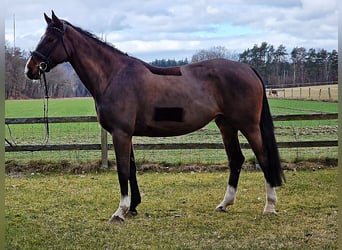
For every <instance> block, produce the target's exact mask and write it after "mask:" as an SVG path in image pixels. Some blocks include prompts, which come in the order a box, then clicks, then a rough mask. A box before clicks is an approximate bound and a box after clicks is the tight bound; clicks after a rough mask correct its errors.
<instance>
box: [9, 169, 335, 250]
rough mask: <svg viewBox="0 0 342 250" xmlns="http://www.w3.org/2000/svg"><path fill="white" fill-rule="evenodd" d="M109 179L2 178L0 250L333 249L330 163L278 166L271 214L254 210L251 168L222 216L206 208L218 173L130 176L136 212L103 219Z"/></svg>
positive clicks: (259, 183)
mask: <svg viewBox="0 0 342 250" xmlns="http://www.w3.org/2000/svg"><path fill="white" fill-rule="evenodd" d="M115 175H116V173H115V172H113V171H105V172H102V173H95V172H94V173H88V174H83V175H70V174H65V173H64V174H43V173H41V174H34V175H22V176H16V177H14V176H13V177H11V176H7V177H6V201H5V206H6V217H5V219H6V242H7V249H335V248H337V210H338V209H337V191H338V185H337V181H336V177H337V169H329V170H319V171H296V172H295V171H291V172H287V174H286V177H287V183H286V184H285V185H284V186H282V187H280V188H278V189H277V193H278V196H279V203H278V205H277V211H278V216H270V217H264V216H261V212H262V209H263V206H264V196H265V193H264V183H263V177H262V174H261V173H260V172H246V171H243V172H242V174H241V179H240V184H239V192H238V196H237V201H236V204H235V205H234V206H232V207H231V208H230V210H229V211H228V213H216V212H214V208H215V206H216V205H217V204H218V203H219V202H220V201H221V199H222V198H223V195H224V192H225V186H226V181H227V173H226V172H215V173H207V172H202V173H198V172H195V173H168V174H165V173H158V172H147V173H139V174H138V180H139V183H140V189H141V193H142V204H141V205H140V206H139V207H138V211H139V214H138V216H137V217H135V218H128V219H127V220H126V222H125V223H124V224H112V225H110V224H108V223H107V220H108V219H109V217H110V216H111V214H112V213H113V211H114V210H115V209H116V208H117V205H118V203H119V191H118V190H119V186H118V183H117V181H116V180H115V179H116V176H115ZM113 191H114V192H113Z"/></svg>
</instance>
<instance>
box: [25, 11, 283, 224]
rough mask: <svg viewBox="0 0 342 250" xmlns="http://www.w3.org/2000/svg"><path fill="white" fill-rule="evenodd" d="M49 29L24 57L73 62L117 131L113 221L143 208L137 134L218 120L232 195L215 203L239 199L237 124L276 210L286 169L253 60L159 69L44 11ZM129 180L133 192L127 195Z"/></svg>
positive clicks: (43, 62) (50, 63)
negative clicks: (278, 189) (117, 190)
mask: <svg viewBox="0 0 342 250" xmlns="http://www.w3.org/2000/svg"><path fill="white" fill-rule="evenodd" d="M44 16H45V20H46V22H47V28H46V31H45V34H44V36H43V37H42V39H41V40H40V42H39V43H38V45H37V47H36V50H35V51H33V52H32V53H31V57H30V58H29V59H28V62H27V64H26V68H25V73H26V76H27V77H28V78H30V79H39V78H40V77H41V76H42V74H45V72H49V71H50V70H51V69H52V68H53V67H55V66H56V65H57V64H60V63H63V62H67V61H68V62H70V64H71V65H72V66H73V68H74V70H75V71H76V73H77V74H78V76H79V78H80V79H81V81H82V82H83V84H84V85H85V86H86V88H87V89H88V90H89V92H90V93H91V95H92V96H93V98H94V101H95V105H96V112H97V117H98V121H99V123H100V124H101V126H102V127H103V128H105V129H106V130H107V131H108V132H109V133H110V134H111V135H112V138H113V144H114V148H115V154H116V162H117V171H118V178H119V183H120V191H121V199H120V203H119V207H118V209H117V210H116V211H115V212H114V214H113V215H112V217H111V219H110V221H111V222H112V221H115V220H119V221H123V220H124V219H125V216H126V215H127V214H128V213H131V214H134V215H135V214H137V211H136V207H137V206H138V204H139V203H140V202H141V198H140V192H139V188H138V183H137V179H136V166H135V161H134V155H133V146H132V137H133V136H150V137H158V136H176V135H182V134H186V133H190V132H192V131H195V130H197V129H200V128H202V127H203V126H205V125H206V124H208V123H209V122H210V121H212V120H215V122H216V124H217V126H218V127H219V129H220V132H221V134H222V139H223V143H224V146H225V150H226V153H227V156H228V159H229V166H230V176H229V181H228V187H227V191H226V194H225V196H224V198H223V200H222V202H221V203H220V204H219V205H218V206H217V207H216V210H217V211H226V207H227V206H228V205H232V204H233V203H234V201H235V196H236V191H237V186H238V180H239V175H240V170H241V167H242V164H243V162H244V156H243V154H242V151H241V148H240V144H239V140H238V131H241V132H242V134H243V135H244V136H245V137H246V138H247V140H248V142H249V144H250V146H251V148H252V149H253V151H254V153H255V155H256V157H257V160H258V162H259V164H260V166H261V168H262V170H263V173H264V177H265V180H266V182H265V183H266V205H265V208H264V214H272V213H276V210H275V203H276V201H277V196H276V192H275V187H276V186H280V185H281V184H282V179H283V174H282V169H281V166H280V161H279V154H278V149H277V146H276V141H275V136H274V129H273V122H272V117H271V114H270V110H269V106H268V102H267V98H266V94H265V88H264V86H263V82H262V80H261V78H260V76H259V75H258V74H257V72H256V71H255V70H253V69H252V68H251V67H250V66H248V65H247V64H243V63H239V62H233V61H229V60H225V59H215V60H208V61H203V62H199V63H195V64H188V65H185V66H181V67H173V68H166V69H163V68H158V67H153V66H151V65H149V64H147V63H145V62H143V61H141V60H139V59H136V58H133V57H130V56H128V55H126V54H124V53H122V52H120V51H119V50H117V49H115V48H113V47H112V46H110V45H108V44H107V43H104V42H102V41H100V40H99V39H98V38H96V37H95V36H94V35H93V34H91V33H89V32H87V31H84V30H83V29H81V28H78V27H75V26H73V25H72V24H70V23H69V22H67V21H64V20H61V19H59V18H58V17H57V16H56V15H55V14H54V13H53V12H52V18H49V17H48V16H47V15H46V14H44ZM129 187H130V191H131V198H130V196H129Z"/></svg>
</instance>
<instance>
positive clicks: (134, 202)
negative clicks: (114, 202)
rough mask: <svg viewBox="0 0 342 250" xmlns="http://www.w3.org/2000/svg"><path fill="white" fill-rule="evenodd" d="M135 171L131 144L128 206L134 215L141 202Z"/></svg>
mask: <svg viewBox="0 0 342 250" xmlns="http://www.w3.org/2000/svg"><path fill="white" fill-rule="evenodd" d="M136 172H137V167H136V165H135V159H134V153H133V146H131V157H130V175H129V185H130V188H131V205H130V208H129V213H130V214H131V215H134V216H135V215H137V214H138V212H137V210H136V207H137V206H138V205H139V204H140V202H141V196H140V192H139V187H138V181H137V176H136Z"/></svg>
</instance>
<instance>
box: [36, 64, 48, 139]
mask: <svg viewBox="0 0 342 250" xmlns="http://www.w3.org/2000/svg"><path fill="white" fill-rule="evenodd" d="M42 66H43V65H42V63H40V64H39V65H38V67H39V71H40V72H42V73H43V81H44V90H45V95H44V99H43V103H44V124H45V132H46V133H45V138H44V140H43V144H45V145H46V144H47V143H48V141H49V137H50V129H49V115H48V112H49V88H48V84H47V81H46V76H45V70H46V68H47V64H45V67H42ZM39 81H40V83H41V84H42V79H41V78H40V80H39Z"/></svg>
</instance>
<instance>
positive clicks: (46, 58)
mask: <svg viewBox="0 0 342 250" xmlns="http://www.w3.org/2000/svg"><path fill="white" fill-rule="evenodd" d="M66 28H67V25H66V23H65V22H63V29H60V28H57V27H47V29H52V30H55V31H58V32H59V33H60V36H59V38H60V41H61V42H62V45H63V48H64V51H65V54H66V55H67V59H68V58H69V57H70V55H69V53H68V51H67V49H66V46H65V43H64V33H65V31H66ZM58 44H59V43H58V42H57V43H55V45H54V46H53V47H52V48H51V49H50V50H49V52H48V53H47V54H46V55H44V54H43V53H41V52H39V51H38V50H34V51H32V52H31V56H35V57H38V58H39V59H41V60H42V62H40V63H39V64H37V65H36V67H37V68H38V70H39V73H40V74H41V73H45V72H48V71H49V70H50V68H49V64H50V57H51V54H52V52H53V51H54V50H55V49H56V47H57V46H58Z"/></svg>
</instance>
